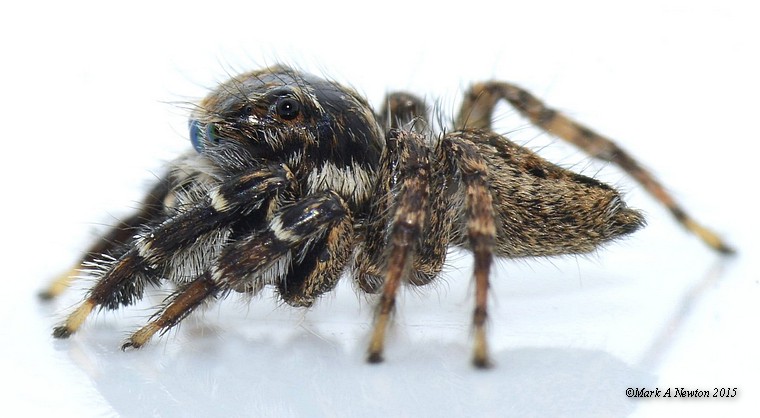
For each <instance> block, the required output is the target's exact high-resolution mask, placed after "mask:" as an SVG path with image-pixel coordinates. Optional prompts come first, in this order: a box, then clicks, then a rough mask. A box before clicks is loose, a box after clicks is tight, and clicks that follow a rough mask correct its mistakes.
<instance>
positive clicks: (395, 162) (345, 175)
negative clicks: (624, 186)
mask: <svg viewBox="0 0 760 418" xmlns="http://www.w3.org/2000/svg"><path fill="white" fill-rule="evenodd" d="M502 99H503V100H506V101H508V102H509V103H511V104H512V105H514V106H515V107H516V108H517V109H519V110H520V111H521V112H523V113H524V114H525V115H526V116H527V117H529V118H530V119H531V120H532V121H533V122H534V123H535V124H537V125H538V126H540V127H542V128H544V129H546V130H548V131H549V132H551V133H553V134H555V135H557V136H559V137H561V138H563V139H566V140H568V141H570V142H572V143H574V144H576V145H578V146H579V147H581V148H582V149H584V150H585V151H587V152H588V153H589V154H591V155H592V156H594V157H598V158H603V159H606V160H609V161H612V162H614V163H617V164H619V165H620V166H621V167H623V168H624V169H625V170H627V171H628V172H629V173H631V175H632V176H633V177H634V178H636V179H637V180H638V181H639V182H641V183H642V184H643V185H644V187H645V188H647V190H649V191H650V192H651V193H652V194H653V195H654V196H655V197H656V198H657V199H658V200H660V201H661V202H662V203H663V204H665V205H666V206H668V207H669V208H670V209H671V211H673V213H674V214H679V216H677V218H678V220H679V221H681V222H682V223H684V225H685V226H686V227H687V228H689V229H691V230H692V231H694V232H695V233H697V234H698V235H700V237H702V238H703V240H705V241H706V242H707V243H708V244H709V245H711V246H712V247H713V248H715V249H716V250H718V251H720V252H724V253H727V252H730V248H729V247H728V246H727V245H726V244H725V243H724V242H723V241H722V240H720V238H718V237H717V236H716V235H714V234H712V233H711V232H709V231H708V230H706V229H705V228H703V227H701V226H699V225H697V224H696V223H695V222H694V221H693V220H692V219H691V218H690V217H689V216H687V215H686V213H685V212H684V211H683V209H682V208H680V207H679V206H677V205H676V204H675V203H674V202H673V200H672V198H670V196H669V195H667V194H666V193H665V192H664V190H663V189H662V187H661V186H660V185H659V183H657V182H656V181H655V180H654V179H653V178H652V176H651V175H650V174H649V173H647V172H646V171H644V170H643V169H642V168H641V167H640V165H639V164H638V163H636V162H635V161H634V160H633V159H632V158H631V157H630V156H629V155H628V154H627V153H625V152H623V151H622V150H621V149H620V148H619V147H617V146H616V145H615V144H614V143H612V142H611V141H609V140H608V139H606V138H604V137H601V136H599V135H597V134H595V133H593V132H592V131H591V130H589V129H587V128H584V127H583V126H581V125H579V124H577V123H575V122H573V121H570V120H569V119H567V118H565V117H564V116H563V115H561V114H559V113H557V112H556V111H553V110H551V109H549V108H547V107H545V106H544V105H543V104H542V103H541V102H540V101H538V100H537V99H535V98H533V97H532V96H531V95H530V94H529V93H527V92H525V91H524V90H521V89H519V88H517V87H515V86H512V85H509V84H506V83H500V82H488V83H481V84H476V85H474V86H473V87H472V88H471V90H470V91H469V93H468V94H467V95H466V97H465V102H464V104H463V106H462V109H461V111H460V114H459V117H458V118H457V120H456V121H455V124H454V129H453V130H451V131H450V132H447V133H443V134H433V133H431V131H430V129H429V128H428V126H429V125H428V119H427V117H428V115H427V113H428V112H427V108H426V106H425V103H424V102H423V101H422V100H420V99H419V98H417V97H415V96H413V95H410V94H407V93H393V94H391V95H389V96H388V98H387V100H386V102H385V105H384V106H383V108H382V110H381V112H380V113H379V114H377V115H376V114H375V113H374V112H373V111H372V109H371V108H370V106H369V105H368V103H367V102H366V100H365V99H363V98H362V97H360V96H359V95H358V94H357V93H356V92H354V91H353V90H350V89H347V88H345V87H343V86H340V85H338V84H337V83H334V82H331V81H326V80H323V79H320V78H317V77H315V76H312V75H309V74H304V73H301V72H298V71H296V70H293V69H290V68H286V67H280V66H277V67H272V68H267V69H264V70H260V71H255V72H251V73H246V74H242V75H240V76H237V77H235V78H233V79H231V80H229V81H227V82H225V83H223V84H221V85H220V86H219V87H218V88H217V89H216V90H214V91H213V92H211V93H210V94H209V95H208V96H207V97H206V98H205V99H204V100H203V101H201V102H200V104H199V105H198V107H197V109H196V110H195V111H194V112H193V114H192V116H191V120H190V133H191V135H190V136H191V140H192V142H193V145H194V147H195V149H196V152H192V153H188V154H186V155H183V156H181V157H180V158H178V159H177V160H176V161H175V162H174V163H172V165H171V167H170V170H169V174H168V175H167V176H166V177H165V178H164V179H163V180H161V181H160V182H159V184H158V186H156V187H155V188H154V190H153V191H152V192H151V193H150V195H149V197H148V198H146V200H145V202H144V204H143V206H142V209H141V210H140V211H139V213H138V214H137V215H135V216H133V217H131V218H129V219H128V220H126V221H125V222H124V223H123V224H121V225H119V226H117V227H115V228H114V229H113V230H112V231H110V232H107V233H106V234H105V235H104V236H103V237H102V238H100V239H99V240H98V241H97V243H95V244H94V245H93V247H92V249H91V250H89V251H88V252H87V253H86V254H85V255H84V256H83V258H82V260H81V261H82V263H84V264H86V265H89V266H92V265H93V264H94V265H96V267H97V268H96V269H95V273H94V274H95V276H96V279H97V282H96V284H95V285H94V286H93V287H92V288H91V289H90V291H89V292H88V294H87V296H86V298H85V300H84V301H83V302H82V303H81V305H79V307H77V308H76V309H75V310H74V311H73V312H72V313H71V314H70V315H69V316H68V318H67V319H66V320H65V321H64V322H63V323H62V324H61V325H59V326H58V327H56V328H55V329H54V332H53V334H54V335H55V336H56V337H59V338H65V337H68V336H70V335H71V334H72V333H74V332H76V331H77V330H78V329H79V328H80V326H81V325H82V323H83V322H84V321H85V320H86V318H87V317H88V316H89V314H90V313H91V312H92V311H93V310H95V309H102V308H105V309H116V308H118V307H120V306H124V305H130V304H132V303H134V302H135V301H136V300H137V299H140V298H141V297H142V295H143V291H144V288H145V286H146V285H160V284H161V283H163V282H165V281H168V282H171V283H173V284H174V285H175V286H176V287H177V291H176V292H175V293H174V294H173V295H171V296H170V297H168V298H167V300H166V301H165V303H164V305H163V306H161V307H158V308H157V310H156V314H155V315H154V316H153V318H152V319H151V321H150V322H149V323H148V324H146V325H145V326H144V327H143V328H141V329H140V330H138V331H137V332H135V333H134V334H132V336H131V337H130V338H129V339H128V340H127V341H126V342H125V343H124V347H125V348H128V347H131V348H137V347H140V346H142V345H143V344H145V343H146V342H148V341H149V340H150V339H151V337H152V336H153V335H154V334H156V333H163V332H165V331H166V330H168V329H170V328H171V327H173V326H175V325H177V324H178V323H180V322H181V321H182V319H184V318H185V317H186V316H187V315H188V314H190V313H191V312H192V311H193V310H194V309H195V308H197V307H198V306H201V305H203V304H205V303H207V302H209V301H211V300H213V299H220V298H223V297H224V296H226V295H227V294H228V293H230V292H232V291H235V292H243V293H249V294H255V293H257V292H258V291H260V290H261V289H262V288H263V287H264V286H267V285H269V286H273V287H274V288H275V289H276V290H277V292H278V294H279V296H280V297H281V298H282V300H284V301H285V302H286V303H288V304H290V305H292V306H303V307H308V306H310V305H312V304H313V303H314V301H315V300H316V299H317V298H318V297H319V296H320V295H322V294H324V293H325V292H328V291H330V290H331V289H333V288H334V287H335V285H336V284H337V282H338V280H339V279H340V278H341V276H342V274H343V272H344V271H346V270H351V272H352V274H351V276H352V279H353V281H354V282H355V284H356V287H357V288H358V289H361V290H362V291H364V292H368V293H379V294H380V297H379V301H378V307H377V311H376V316H375V327H374V331H373V333H372V338H371V341H370V347H369V351H368V360H369V361H370V362H379V361H382V359H383V348H384V342H385V332H386V329H387V326H388V323H389V320H390V316H391V314H392V312H393V310H394V309H395V298H396V293H397V291H398V289H399V288H400V286H401V285H402V284H404V283H409V284H412V285H417V286H420V285H425V284H428V283H430V282H432V281H434V280H435V279H436V277H437V276H438V275H439V273H440V271H441V269H442V267H443V265H444V263H445V258H446V249H447V247H449V246H450V245H455V246H460V247H463V248H465V249H467V250H469V251H471V252H472V254H473V256H474V261H475V264H474V271H473V276H474V281H475V307H474V312H473V327H474V331H475V334H474V336H475V346H474V354H473V362H474V364H475V365H476V366H478V367H487V366H488V365H490V358H489V354H488V346H487V341H486V334H485V323H486V319H487V315H488V313H487V307H486V303H487V300H488V288H489V283H488V281H489V276H490V269H491V265H492V264H493V259H494V257H505V258H518V257H534V256H552V255H562V254H583V253H588V252H591V251H594V250H595V249H596V248H598V247H599V246H600V245H602V244H604V243H606V242H609V241H611V240H614V239H616V238H619V237H621V236H624V235H626V234H629V233H631V232H633V231H635V230H637V229H638V228H640V227H641V226H643V224H644V220H643V217H642V216H641V214H640V213H639V212H637V211H635V210H632V209H629V208H628V207H627V206H626V205H625V203H624V202H623V200H622V199H621V197H620V194H619V193H618V192H617V191H616V190H615V189H613V188H612V187H610V186H607V185H605V184H603V183H601V182H599V181H596V180H594V179H592V178H589V177H585V176H582V175H579V174H576V173H573V172H571V171H568V170H566V169H563V168H561V167H559V166H556V165H554V164H552V163H550V162H548V161H546V160H544V159H542V158H540V157H539V156H537V155H536V154H535V153H533V152H531V151H530V150H528V149H525V148H523V147H520V146H518V145H516V144H514V143H513V142H511V141H509V140H508V139H507V138H505V137H504V136H502V135H499V134H497V133H495V132H493V131H492V130H491V128H490V126H491V118H492V113H493V109H494V106H495V105H496V103H497V102H498V101H499V100H502ZM101 254H103V256H101ZM104 260H106V261H104ZM56 286H57V287H55V288H56V289H58V288H59V287H60V286H58V285H56ZM51 288H52V287H51ZM57 292H58V291H57V290H55V291H53V290H48V291H46V292H44V293H43V294H44V295H45V296H47V297H52V296H54V295H55V294H56V293H57Z"/></svg>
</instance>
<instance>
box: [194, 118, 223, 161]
mask: <svg viewBox="0 0 760 418" xmlns="http://www.w3.org/2000/svg"><path fill="white" fill-rule="evenodd" d="M188 128H189V129H190V142H191V143H192V144H193V148H195V150H196V151H198V152H199V153H201V152H203V149H204V148H205V144H204V139H205V140H206V141H209V142H212V143H214V144H216V143H219V135H218V133H217V130H216V125H214V124H213V123H209V124H207V125H206V126H205V128H206V129H205V130H204V129H203V128H204V127H203V124H202V123H201V122H199V121H197V120H193V119H191V120H190V121H189V122H188ZM204 134H205V135H204ZM204 137H205V138H204Z"/></svg>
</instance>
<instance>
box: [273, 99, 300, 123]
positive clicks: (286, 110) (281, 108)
mask: <svg viewBox="0 0 760 418" xmlns="http://www.w3.org/2000/svg"><path fill="white" fill-rule="evenodd" d="M275 110H276V111H277V116H279V117H281V118H283V119H285V120H292V119H295V118H296V116H298V114H299V113H300V112H301V103H298V101H297V100H296V99H293V98H292V97H281V98H279V99H278V100H277V104H276V105H275Z"/></svg>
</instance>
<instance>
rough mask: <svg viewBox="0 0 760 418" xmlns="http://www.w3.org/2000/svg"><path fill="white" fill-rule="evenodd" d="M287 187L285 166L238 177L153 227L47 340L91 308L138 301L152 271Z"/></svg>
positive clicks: (74, 325)
mask: <svg viewBox="0 0 760 418" xmlns="http://www.w3.org/2000/svg"><path fill="white" fill-rule="evenodd" d="M293 181H294V179H293V175H292V173H290V171H289V170H288V169H287V168H286V167H285V166H273V167H268V168H265V169H260V170H255V171H252V172H247V173H243V174H240V175H238V176H235V177H233V178H231V179H230V180H229V181H228V182H226V183H224V184H223V185H221V186H220V187H218V188H215V189H213V190H212V191H211V192H210V193H209V196H208V198H206V199H205V201H203V202H201V203H199V204H198V205H196V206H194V207H192V208H189V209H187V210H185V211H183V212H180V213H178V214H177V215H175V216H172V217H170V218H168V219H166V220H164V221H163V222H156V224H155V226H153V227H152V228H150V229H148V230H147V231H145V232H143V233H141V235H140V237H138V238H137V239H136V240H135V241H134V242H133V244H132V247H131V248H130V249H129V250H128V251H127V252H126V253H125V254H123V255H122V256H121V257H120V258H119V259H118V260H117V261H116V262H115V263H113V264H112V265H111V266H110V267H109V268H108V269H107V270H106V271H105V272H104V273H103V275H102V276H101V277H100V279H99V281H98V283H97V284H96V285H95V286H94V287H93V288H92V289H91V290H90V293H89V294H88V296H87V298H86V299H85V301H84V302H83V303H82V304H81V305H80V306H79V307H78V308H77V309H76V310H75V311H74V312H73V313H72V314H71V315H70V316H69V317H68V318H67V319H66V321H65V322H64V323H63V324H62V325H60V326H58V327H56V328H55V329H54V331H53V335H54V336H55V337H57V338H66V337H68V336H70V335H71V334H72V333H74V332H76V330H77V329H78V328H79V327H80V326H81V324H82V323H83V322H84V320H85V318H86V317H87V316H88V315H89V314H90V312H91V311H92V310H93V309H94V308H95V307H98V306H101V307H104V308H106V309H115V308H117V307H119V306H121V305H130V304H132V303H134V301H135V300H137V299H139V298H141V297H142V292H143V289H144V285H145V283H146V282H152V281H157V280H158V279H157V275H156V273H155V272H154V271H156V270H159V269H160V267H161V266H162V265H163V264H164V263H166V262H169V261H170V260H171V259H172V256H173V255H174V254H175V253H176V252H178V251H181V250H183V249H185V248H188V247H190V246H192V245H193V244H194V243H195V242H196V241H197V240H198V239H199V238H201V237H203V236H204V235H205V234H209V233H211V232H214V231H217V230H219V229H220V228H224V227H227V226H231V225H232V224H234V223H235V222H236V221H237V220H238V219H239V216H240V215H241V214H245V213H249V212H250V211H252V210H255V209H257V208H259V207H261V206H262V205H263V204H264V203H265V202H268V201H271V199H273V198H275V197H276V196H277V195H279V194H282V193H284V192H285V191H286V190H288V189H289V188H291V187H292V184H293Z"/></svg>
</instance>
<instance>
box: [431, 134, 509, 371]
mask: <svg viewBox="0 0 760 418" xmlns="http://www.w3.org/2000/svg"><path fill="white" fill-rule="evenodd" d="M475 140H477V136H476V135H473V133H472V132H471V131H469V132H467V131H465V132H452V133H451V134H448V135H446V136H444V138H443V140H442V141H441V145H440V148H441V151H442V154H443V157H442V158H443V161H444V165H445V166H448V167H450V169H449V170H447V171H455V172H457V174H458V177H459V178H460V181H461V185H462V188H461V189H462V192H463V193H464V213H463V215H464V219H465V223H464V229H465V231H466V234H467V242H468V244H469V248H470V250H471V251H472V253H473V256H474V261H475V266H474V277H475V310H474V312H473V328H474V332H475V345H474V349H473V360H472V361H473V364H474V365H475V366H476V367H479V368H487V367H490V366H491V364H492V363H491V359H490V355H489V353H488V343H487V338H486V330H485V326H486V319H487V317H488V311H487V304H488V288H489V276H490V274H491V264H492V262H493V251H494V245H495V243H496V221H495V217H496V214H495V210H494V207H493V197H492V196H491V191H490V189H489V187H488V166H487V165H486V161H485V160H484V159H483V158H482V157H481V155H480V154H479V153H478V149H477V147H476V146H475V144H473V142H472V141H475Z"/></svg>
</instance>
